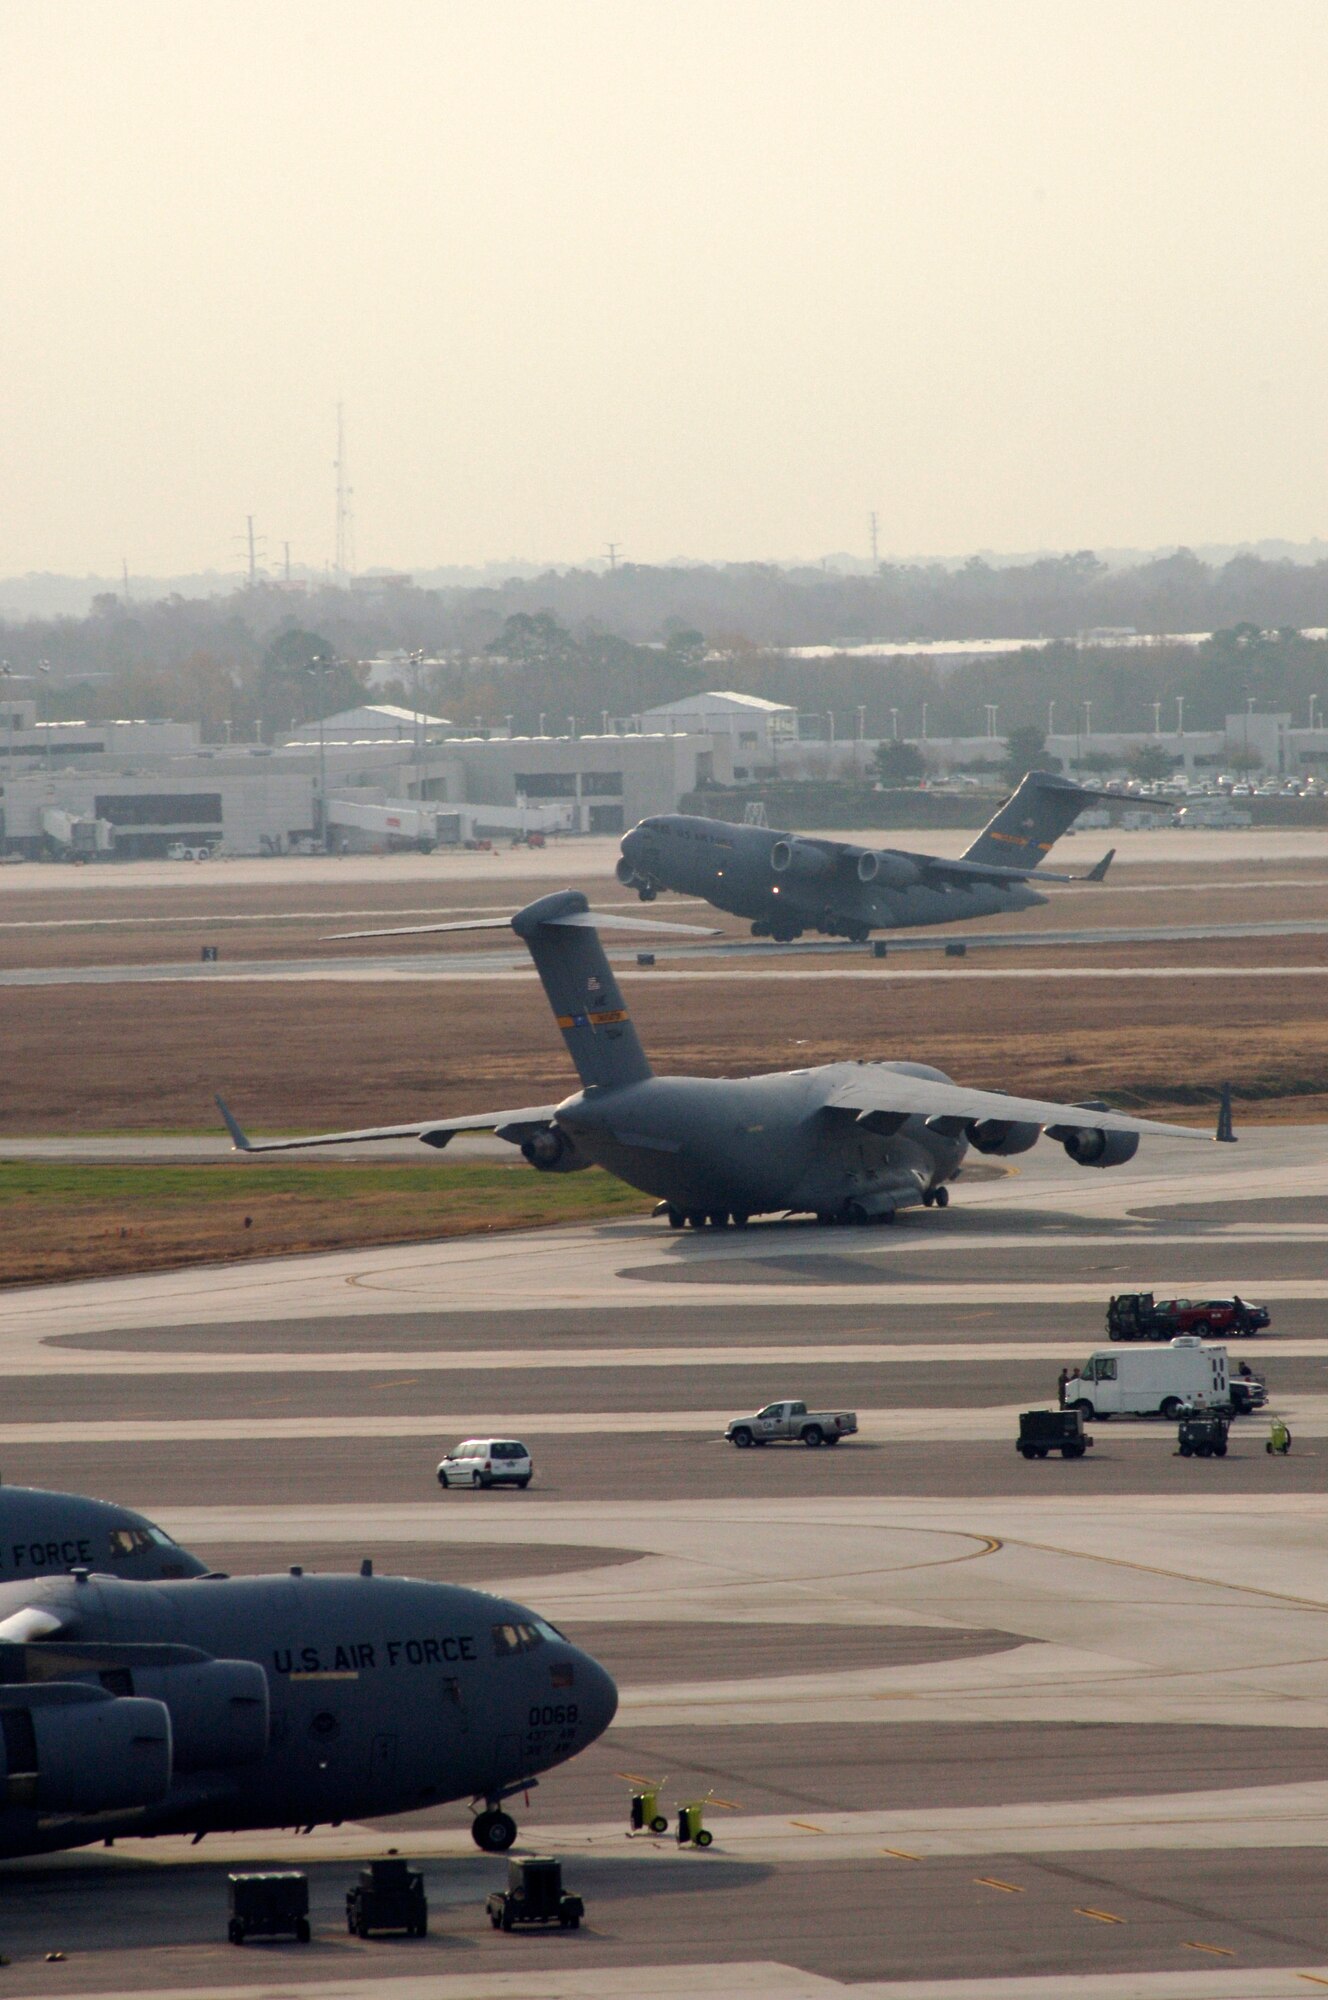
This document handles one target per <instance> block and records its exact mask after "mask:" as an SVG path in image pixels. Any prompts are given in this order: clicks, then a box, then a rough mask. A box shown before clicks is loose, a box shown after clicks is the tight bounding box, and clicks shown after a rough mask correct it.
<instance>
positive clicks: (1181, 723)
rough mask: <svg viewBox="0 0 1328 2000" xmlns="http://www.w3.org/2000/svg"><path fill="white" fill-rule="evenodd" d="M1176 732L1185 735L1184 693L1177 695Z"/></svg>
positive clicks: (1178, 734)
mask: <svg viewBox="0 0 1328 2000" xmlns="http://www.w3.org/2000/svg"><path fill="white" fill-rule="evenodd" d="M1176 734H1177V736H1184V734H1185V697H1184V695H1183V694H1178V695H1177V696H1176Z"/></svg>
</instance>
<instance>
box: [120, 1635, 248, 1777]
mask: <svg viewBox="0 0 1328 2000" xmlns="http://www.w3.org/2000/svg"><path fill="white" fill-rule="evenodd" d="M133 1688H134V1693H135V1695H148V1696H150V1697H152V1698H154V1699H155V1700H157V1701H161V1702H164V1703H165V1705H166V1707H167V1709H168V1710H169V1712H170V1718H171V1740H172V1743H173V1745H174V1765H175V1769H176V1770H177V1771H220V1770H227V1769H229V1768H231V1767H232V1766H233V1765H236V1764H254V1763H257V1761H258V1759H259V1758H260V1757H262V1756H263V1755H264V1754H265V1753H266V1750H267V1744H268V1691H267V1675H266V1674H265V1673H264V1672H263V1669H262V1668H261V1667H260V1666H259V1664H258V1662H257V1661H256V1660H198V1661H196V1662H186V1663H184V1664H182V1665H180V1666H172V1667H146V1668H145V1667H135V1668H134V1669H133Z"/></svg>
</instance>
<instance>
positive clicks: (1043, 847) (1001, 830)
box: [963, 771, 1093, 868]
mask: <svg viewBox="0 0 1328 2000" xmlns="http://www.w3.org/2000/svg"><path fill="white" fill-rule="evenodd" d="M1092 796H1093V794H1092V793H1091V792H1087V791H1085V790H1084V788H1083V786H1082V785H1076V784H1075V783H1074V781H1073V779H1071V778H1058V777H1055V776H1053V774H1052V773H1051V772H1049V771H1029V772H1027V773H1026V774H1025V776H1024V777H1022V778H1021V779H1020V781H1019V784H1018V786H1017V787H1016V789H1015V791H1014V792H1013V794H1012V795H1011V796H1010V797H1009V798H1008V799H1007V800H1006V801H1005V804H1004V805H1003V806H1002V807H1001V809H1000V811H999V812H998V813H997V814H996V817H995V818H994V819H991V820H988V822H987V824H986V825H985V826H984V827H983V829H982V831H981V833H980V834H979V835H978V837H977V839H976V840H975V841H974V842H973V844H972V846H971V847H969V848H966V849H965V851H964V857H963V858H964V860H965V861H975V862H986V863H988V864H992V863H994V864H996V865H997V866H1000V867H1004V868H1036V867H1037V865H1038V863H1039V862H1040V861H1043V860H1045V859H1046V856H1047V855H1048V853H1049V852H1050V851H1051V848H1052V846H1053V845H1054V843H1055V842H1056V841H1057V840H1059V839H1060V837H1061V835H1062V834H1063V833H1064V831H1065V829H1066V827H1067V826H1069V825H1070V823H1071V822H1072V821H1073V820H1074V819H1076V818H1077V817H1078V815H1079V813H1080V812H1082V810H1083V808H1084V807H1085V806H1086V805H1087V804H1088V803H1089V801H1090V799H1091V798H1092Z"/></svg>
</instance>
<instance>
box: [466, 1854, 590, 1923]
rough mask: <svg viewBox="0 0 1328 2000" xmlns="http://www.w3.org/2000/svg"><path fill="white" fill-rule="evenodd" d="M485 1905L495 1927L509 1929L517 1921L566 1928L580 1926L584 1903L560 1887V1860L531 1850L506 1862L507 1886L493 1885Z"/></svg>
mask: <svg viewBox="0 0 1328 2000" xmlns="http://www.w3.org/2000/svg"><path fill="white" fill-rule="evenodd" d="M484 1907H485V1909H486V1910H487V1911H488V1913H489V1922H490V1923H491V1924H492V1925H493V1927H494V1929H495V1930H496V1931H497V1930H504V1931H512V1930H515V1929H516V1927H517V1925H518V1924H557V1925H559V1927H560V1928H561V1929H563V1930H565V1931H574V1930H577V1929H579V1928H580V1924H581V1919H582V1917H584V1915H585V1913H586V1906H585V1904H584V1903H583V1902H582V1900H581V1898H580V1897H579V1896H572V1895H569V1894H568V1893H567V1892H566V1891H565V1890H564V1888H563V1864H562V1862H561V1861H555V1860H554V1858H553V1856H552V1855H550V1854H531V1855H528V1856H527V1857H526V1859H525V1860H524V1861H509V1862H508V1864H507V1887H506V1888H505V1889H494V1890H493V1891H492V1892H491V1893H490V1894H489V1895H488V1896H487V1897H486V1898H485V1903H484Z"/></svg>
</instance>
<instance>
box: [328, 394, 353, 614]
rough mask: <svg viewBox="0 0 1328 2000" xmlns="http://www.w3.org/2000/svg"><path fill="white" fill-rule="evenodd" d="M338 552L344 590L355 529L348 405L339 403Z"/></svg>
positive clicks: (338, 574) (339, 579) (337, 569)
mask: <svg viewBox="0 0 1328 2000" xmlns="http://www.w3.org/2000/svg"><path fill="white" fill-rule="evenodd" d="M333 463H334V464H335V466H336V474H337V553H336V566H335V574H336V580H337V583H338V584H339V585H340V587H341V589H342V590H346V589H348V588H349V586H350V577H351V571H352V570H353V569H354V567H355V530H354V526H353V523H352V520H351V511H350V502H351V491H352V489H351V485H350V482H349V480H348V479H347V477H346V406H345V404H344V403H338V404H337V455H336V458H335V460H334V461H333Z"/></svg>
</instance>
